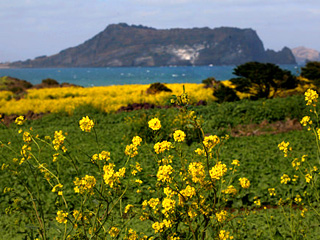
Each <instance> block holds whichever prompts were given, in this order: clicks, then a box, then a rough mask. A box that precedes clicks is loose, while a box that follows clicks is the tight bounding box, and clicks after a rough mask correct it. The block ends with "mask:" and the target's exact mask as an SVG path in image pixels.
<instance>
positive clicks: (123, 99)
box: [0, 83, 214, 114]
mask: <svg viewBox="0 0 320 240" xmlns="http://www.w3.org/2000/svg"><path fill="white" fill-rule="evenodd" d="M183 85H184V86H185V88H186V91H187V92H188V93H190V95H191V96H192V99H191V102H197V101H199V100H206V101H213V100H214V97H213V96H212V89H210V88H203V84H190V83H189V84H167V85H166V86H168V88H170V89H171V90H172V93H170V92H162V93H159V94H156V95H148V94H147V93H146V90H147V88H148V87H149V85H119V86H105V87H92V88H81V87H69V88H46V89H31V90H28V92H27V95H26V97H25V98H23V99H20V100H14V99H12V100H9V101H7V98H8V93H6V92H3V93H1V94H0V104H1V105H0V112H1V113H4V114H25V113H27V112H28V111H33V112H35V113H41V112H43V113H45V112H59V111H66V112H68V113H72V111H73V110H74V109H75V108H76V107H78V106H80V105H91V106H93V107H95V108H97V109H99V110H102V111H104V112H113V111H116V110H118V109H119V108H120V107H121V106H126V105H128V104H132V103H144V102H148V103H152V104H156V105H163V104H165V103H166V102H167V101H168V99H169V98H170V97H171V96H172V95H179V94H181V92H182V88H183V87H182V86H183Z"/></svg>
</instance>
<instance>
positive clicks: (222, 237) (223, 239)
mask: <svg viewBox="0 0 320 240" xmlns="http://www.w3.org/2000/svg"><path fill="white" fill-rule="evenodd" d="M228 239H233V236H230V232H227V231H226V230H220V232H219V240H228Z"/></svg>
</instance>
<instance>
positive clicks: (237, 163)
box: [231, 159, 240, 167]
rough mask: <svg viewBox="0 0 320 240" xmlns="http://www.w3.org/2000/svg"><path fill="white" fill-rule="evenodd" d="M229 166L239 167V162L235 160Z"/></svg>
mask: <svg viewBox="0 0 320 240" xmlns="http://www.w3.org/2000/svg"><path fill="white" fill-rule="evenodd" d="M231 164H232V165H235V166H238V167H240V161H239V160H237V159H235V160H233V161H232V163H231Z"/></svg>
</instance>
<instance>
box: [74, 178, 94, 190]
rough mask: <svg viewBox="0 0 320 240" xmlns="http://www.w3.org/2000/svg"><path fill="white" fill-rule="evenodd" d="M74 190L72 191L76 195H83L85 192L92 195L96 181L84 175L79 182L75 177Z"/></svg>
mask: <svg viewBox="0 0 320 240" xmlns="http://www.w3.org/2000/svg"><path fill="white" fill-rule="evenodd" d="M73 183H74V185H76V186H75V188H74V191H75V192H76V193H80V194H83V193H85V192H88V193H90V194H93V188H94V186H95V185H96V179H95V177H94V176H89V175H86V176H85V177H83V178H82V179H81V180H80V179H79V178H78V177H76V180H75V181H73Z"/></svg>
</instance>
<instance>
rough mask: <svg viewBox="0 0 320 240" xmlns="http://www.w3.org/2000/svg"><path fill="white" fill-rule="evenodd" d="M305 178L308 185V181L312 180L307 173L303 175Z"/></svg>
mask: <svg viewBox="0 0 320 240" xmlns="http://www.w3.org/2000/svg"><path fill="white" fill-rule="evenodd" d="M305 178H306V182H307V183H310V181H311V179H312V176H311V175H310V174H309V173H307V174H306V175H305Z"/></svg>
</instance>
